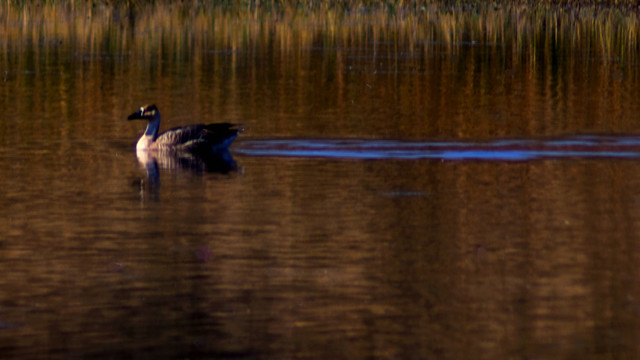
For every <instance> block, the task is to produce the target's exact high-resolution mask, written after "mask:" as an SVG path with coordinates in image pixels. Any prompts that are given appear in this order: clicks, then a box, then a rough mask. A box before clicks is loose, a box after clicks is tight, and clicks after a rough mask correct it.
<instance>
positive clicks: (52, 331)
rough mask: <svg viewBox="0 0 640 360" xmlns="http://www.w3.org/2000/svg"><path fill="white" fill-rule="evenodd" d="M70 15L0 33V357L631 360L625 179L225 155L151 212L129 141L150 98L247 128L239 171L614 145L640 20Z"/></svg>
mask: <svg viewBox="0 0 640 360" xmlns="http://www.w3.org/2000/svg"><path fill="white" fill-rule="evenodd" d="M74 6H75V5H74ZM77 6H79V7H80V8H79V9H75V10H74V9H69V8H68V7H66V6H49V5H47V6H42V7H33V6H25V7H22V8H14V7H7V6H6V5H4V4H3V5H2V7H1V8H0V9H1V11H2V12H1V13H0V21H2V22H3V24H4V26H5V27H4V28H5V29H6V30H5V32H3V33H2V34H0V47H1V52H0V71H3V72H2V74H1V75H2V79H1V80H2V86H0V108H1V109H3V114H2V116H3V118H2V121H1V122H0V168H2V169H3V173H2V176H0V189H1V190H2V193H3V196H1V197H0V209H1V210H0V215H2V216H0V234H2V235H3V236H2V240H0V269H1V270H2V271H0V272H2V273H3V274H5V276H3V277H0V288H2V289H3V291H1V292H0V294H1V295H0V347H2V350H6V352H3V355H4V354H9V355H8V356H9V357H13V358H25V357H27V358H28V357H31V358H38V357H40V358H50V357H53V356H58V355H61V354H62V355H68V356H70V357H73V356H77V357H81V358H91V357H96V358H99V357H103V358H104V357H136V355H137V356H138V357H143V358H144V357H148V358H153V357H175V358H178V357H193V358H198V357H207V356H208V357H216V356H217V357H268V358H272V357H292V358H295V357H313V356H317V357H326V358H358V357H362V358H368V357H380V358H411V357H415V358H432V357H433V358H452V359H457V358H508V357H543V358H549V357H559V358H566V357H572V356H575V357H580V358H583V357H587V358H588V357H597V356H598V355H599V354H606V355H605V356H608V355H609V354H611V356H610V357H623V358H624V357H632V356H634V355H635V350H636V347H637V346H636V343H637V341H636V340H637V334H638V329H640V326H639V325H640V323H639V321H638V311H637V309H638V305H639V303H638V299H640V288H639V287H638V286H637V283H636V281H635V279H637V277H638V269H637V266H636V264H637V263H638V259H637V257H638V255H637V248H636V245H635V244H636V243H637V241H636V240H637V238H638V234H639V230H640V229H638V225H639V224H640V220H639V219H640V208H639V207H638V204H640V203H638V195H637V189H638V188H639V186H640V183H639V182H638V180H637V179H639V178H640V176H638V175H639V170H640V169H639V168H638V166H637V164H636V161H635V160H624V161H623V160H615V159H609V160H607V159H604V160H590V159H571V158H565V159H557V160H544V161H542V160H541V161H530V162H524V161H523V162H509V163H507V162H489V161H485V162H482V161H459V162H454V161H437V160H436V161H409V160H405V161H396V160H393V161H391V160H389V161H355V160H353V159H344V160H328V159H305V158H293V159H280V158H257V157H238V158H237V159H236V160H237V161H238V163H239V164H240V167H241V169H243V170H241V171H238V172H237V173H232V174H230V175H222V174H211V173H204V174H203V173H194V172H190V171H180V169H179V167H178V166H176V168H175V169H174V168H171V167H170V166H167V168H165V169H161V170H163V171H160V174H159V179H158V181H159V187H158V189H157V194H155V196H148V195H149V194H148V193H146V192H145V191H148V189H147V188H145V187H144V185H145V181H146V180H147V179H146V178H145V174H144V171H143V170H144V169H140V168H139V165H138V164H137V160H136V158H135V153H134V143H135V140H136V137H137V136H138V135H139V134H140V132H141V129H140V128H138V126H137V125H132V124H130V123H127V122H126V121H125V117H126V115H127V114H128V113H130V112H131V111H132V110H134V109H136V108H137V107H138V106H139V105H141V104H143V103H147V102H150V101H153V102H155V103H157V104H158V105H159V106H160V109H161V111H162V113H163V127H164V128H168V127H170V126H174V125H182V124H185V123H189V122H195V121H198V122H199V121H202V122H211V121H229V122H242V123H245V124H246V125H247V128H248V131H247V132H246V133H245V134H243V135H242V136H241V138H240V139H239V140H238V144H237V145H238V146H241V143H242V137H247V138H252V137H253V138H258V137H270V138H271V137H278V136H294V137H309V138H347V137H351V138H374V139H379V138H393V139H399V140H405V139H410V138H413V139H416V138H419V139H424V138H458V137H463V138H468V139H485V138H502V137H517V136H524V137H535V136H552V135H559V134H567V133H571V134H572V133H580V132H604V133H617V134H628V133H630V132H633V131H635V129H637V114H638V110H639V107H640V103H639V102H638V101H637V99H638V98H640V97H639V96H638V95H639V94H638V89H640V86H639V84H638V72H637V70H636V69H637V66H636V61H637V60H636V53H637V46H638V45H637V44H636V38H635V36H636V33H637V30H636V28H637V23H636V20H634V18H633V17H625V16H623V15H621V14H620V13H616V12H613V11H604V12H602V13H600V15H599V17H597V18H593V19H592V20H588V19H590V17H589V14H588V13H581V12H580V11H578V12H575V11H573V12H565V11H558V12H552V13H545V12H541V11H539V12H527V11H525V10H524V8H519V7H512V8H507V9H492V8H489V9H485V10H482V12H481V15H482V16H480V15H478V13H475V12H461V11H435V10H431V9H430V8H429V9H428V10H426V11H425V12H423V13H420V14H413V13H411V14H399V15H394V16H391V15H389V14H387V13H382V14H380V13H372V14H368V13H358V12H354V13H346V14H342V13H340V14H338V13H329V14H327V15H325V16H324V17H320V16H314V15H313V14H305V15H304V16H302V15H300V14H298V15H300V16H293V15H292V14H287V13H285V14H269V15H264V14H260V13H259V12H247V13H240V14H239V15H238V14H235V15H234V14H233V13H229V12H227V11H224V10H221V9H217V8H213V9H203V10H202V11H197V12H186V13H185V12H181V11H172V10H174V9H172V8H171V7H170V6H169V7H162V6H159V7H157V8H149V9H144V10H145V11H141V10H143V9H142V8H140V9H138V10H137V13H136V14H135V18H132V20H131V19H128V18H127V16H128V15H126V14H125V12H123V11H122V10H114V9H110V8H107V10H109V11H104V10H105V9H104V8H100V9H98V10H89V9H86V8H82V5H77ZM74 11H78V12H83V11H84V12H85V13H84V14H85V15H86V16H75V15H77V14H76V13H74ZM584 11H587V10H584ZM87 12H88V13H87ZM72 15H74V16H72ZM543 24H545V25H544V26H543ZM621 29H622V30H621ZM6 344H8V345H6ZM29 355H30V356H29Z"/></svg>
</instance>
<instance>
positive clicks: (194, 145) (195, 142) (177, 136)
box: [155, 123, 241, 150]
mask: <svg viewBox="0 0 640 360" xmlns="http://www.w3.org/2000/svg"><path fill="white" fill-rule="evenodd" d="M240 131H241V130H239V129H237V128H235V125H234V124H229V123H217V124H208V125H204V124H195V125H188V126H182V127H176V128H173V129H169V130H167V131H165V132H163V133H162V134H160V135H159V136H158V138H157V139H156V141H155V143H156V144H157V146H159V147H173V148H182V149H184V150H198V149H202V148H205V147H207V148H212V147H213V148H215V147H220V148H223V147H226V146H228V145H229V144H231V142H232V141H233V139H235V138H236V136H238V134H239V133H240Z"/></svg>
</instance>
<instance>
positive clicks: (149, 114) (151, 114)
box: [127, 104, 160, 122]
mask: <svg viewBox="0 0 640 360" xmlns="http://www.w3.org/2000/svg"><path fill="white" fill-rule="evenodd" d="M159 118H160V111H158V108H157V107H156V106H155V105H153V104H152V105H145V106H142V107H140V110H139V111H136V112H134V113H133V114H131V115H129V117H127V120H147V121H149V122H151V121H153V120H155V119H159Z"/></svg>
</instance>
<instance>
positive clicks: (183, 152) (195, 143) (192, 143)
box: [127, 105, 242, 186]
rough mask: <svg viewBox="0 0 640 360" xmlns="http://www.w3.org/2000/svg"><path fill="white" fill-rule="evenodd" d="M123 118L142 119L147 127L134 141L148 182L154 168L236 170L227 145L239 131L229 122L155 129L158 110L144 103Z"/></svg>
mask: <svg viewBox="0 0 640 360" xmlns="http://www.w3.org/2000/svg"><path fill="white" fill-rule="evenodd" d="M127 120H146V121H147V128H146V130H145V132H144V134H142V136H141V137H140V139H139V140H138V143H137V144H136V155H137V157H138V161H139V162H140V164H141V165H143V166H144V167H145V168H146V169H147V175H148V178H149V182H150V185H151V186H153V185H155V184H157V182H158V168H162V169H168V170H192V171H197V172H201V171H204V172H216V173H229V172H231V171H235V170H237V165H236V162H235V161H234V160H233V157H232V156H231V154H230V153H229V145H230V144H231V143H232V142H233V140H235V138H236V137H237V136H238V135H239V134H240V133H241V132H242V129H241V128H239V127H238V126H237V125H234V124H229V123H216V124H207V125H205V124H194V125H187V126H181V127H175V128H172V129H169V130H166V131H164V132H162V133H159V129H160V111H159V110H158V108H157V107H156V106H155V105H145V106H142V107H141V108H140V110H139V111H136V112H135V113H133V114H131V115H129V117H127Z"/></svg>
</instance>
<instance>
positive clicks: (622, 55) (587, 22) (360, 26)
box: [0, 0, 640, 62]
mask: <svg viewBox="0 0 640 360" xmlns="http://www.w3.org/2000/svg"><path fill="white" fill-rule="evenodd" d="M631 3H632V2H630V1H611V2H597V3H596V2H592V1H580V2H576V1H573V2H572V1H546V2H541V3H537V2H527V1H515V2H504V3H503V2H478V1H405V0H397V1H380V0H360V1H355V2H352V1H312V0H301V1H277V0H266V1H246V0H225V1H220V2H205V1H199V0H185V1H182V2H179V3H176V2H170V1H164V0H157V1H136V0H114V1H111V2H103V1H93V2H87V1H57V0H45V1H43V2H32V1H11V0H7V1H6V2H2V3H1V4H0V24H2V26H3V28H4V31H3V32H2V33H1V34H0V46H2V47H4V48H5V50H6V49H8V48H9V47H19V46H24V44H25V42H24V40H25V39H30V42H31V43H34V44H39V45H42V44H45V45H47V44H48V45H53V44H59V43H65V42H66V43H68V42H71V43H72V44H73V46H74V47H76V48H78V49H86V50H88V51H97V50H98V49H100V50H101V51H110V52H115V53H122V52H124V51H128V49H131V48H133V47H135V48H138V49H140V48H141V47H142V48H145V47H154V46H156V47H157V46H158V45H157V44H158V43H159V42H162V43H163V44H164V45H163V46H166V44H170V48H169V51H173V52H175V53H176V54H180V53H182V52H185V51H191V50H193V49H194V47H195V48H198V47H200V48H202V47H203V46H205V47H211V46H215V47H216V48H217V49H226V50H228V51H234V50H237V49H238V48H239V47H247V46H249V47H250V46H255V45H256V44H257V43H259V42H265V41H267V42H275V43H276V46H279V47H280V48H281V50H282V51H291V50H293V49H296V48H300V47H309V46H312V45H313V44H312V43H313V42H314V41H317V38H318V34H321V38H322V41H323V46H329V47H345V46H360V45H361V44H360V42H362V41H365V42H371V41H373V42H375V41H385V42H390V41H391V42H394V43H395V44H397V45H398V47H400V48H403V49H406V51H415V50H416V49H420V48H427V49H428V48H430V47H438V48H439V49H447V50H448V51H451V52H453V53H455V52H456V51H457V49H459V48H460V47H461V46H469V45H470V44H471V45H482V46H501V47H504V48H505V49H509V51H511V52H512V53H513V54H518V55H517V56H515V58H516V59H520V60H528V61H530V62H533V61H534V60H535V57H536V54H539V53H542V52H546V50H548V49H549V48H567V47H569V48H571V49H572V51H573V52H576V51H577V52H578V53H582V54H584V56H586V57H590V58H593V59H596V60H598V61H619V60H629V61H635V60H636V59H637V56H638V51H639V50H640V45H639V42H638V32H639V31H640V25H639V20H638V13H637V12H636V11H637V8H634V7H633V6H632V5H631ZM269 34H272V35H273V36H272V35H269Z"/></svg>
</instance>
